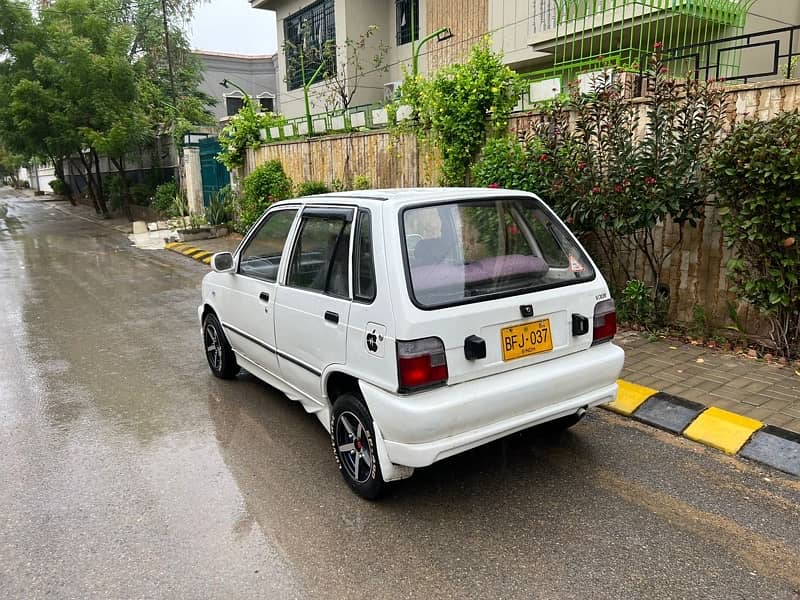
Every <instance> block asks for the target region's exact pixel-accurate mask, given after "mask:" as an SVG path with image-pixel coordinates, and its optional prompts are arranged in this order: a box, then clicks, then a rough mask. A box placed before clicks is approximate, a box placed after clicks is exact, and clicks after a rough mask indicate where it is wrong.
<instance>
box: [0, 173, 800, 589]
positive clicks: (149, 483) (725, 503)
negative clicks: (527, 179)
mask: <svg viewBox="0 0 800 600" xmlns="http://www.w3.org/2000/svg"><path fill="white" fill-rule="evenodd" d="M10 194H11V191H10V190H9V189H8V188H0V333H1V334H2V336H3V338H4V342H3V343H2V344H0V597H3V598H44V597H48V598H251V597H252V598H553V599H556V598H725V599H732V598H743V599H744V598H747V599H751V598H794V599H797V598H800V518H799V517H800V508H798V507H799V506H800V482H798V481H797V480H794V479H791V478H789V477H784V476H782V475H780V474H779V473H776V472H773V471H769V470H764V469H762V468H760V467H757V466H755V465H752V464H749V463H747V462H745V461H743V460H741V459H733V458H729V457H726V456H724V455H722V454H721V453H719V452H716V451H712V450H706V449H705V448H702V447H700V446H697V445H695V444H692V443H690V442H688V441H686V440H682V439H678V438H675V437H673V436H671V435H668V434H665V433H661V432H658V431H656V430H653V429H650V428H647V427H644V426H640V425H637V424H634V423H631V422H629V421H626V420H624V419H621V418H618V417H616V416H614V415H611V414H609V413H606V412H604V411H600V410H595V411H593V412H592V413H591V414H590V416H589V417H587V419H585V420H584V422H583V423H581V424H580V425H578V426H577V427H576V428H575V429H574V430H573V431H572V432H569V433H566V434H562V435H559V436H554V437H553V436H549V437H548V436H547V435H544V434H543V433H542V432H539V431H535V430H534V431H529V432H526V433H523V434H519V435H515V436H513V437H512V438H510V439H506V440H504V441H501V442H497V443H493V444H490V445H488V446H485V447H483V448H479V449H477V450H474V451H471V452H469V453H467V454H464V455H461V456H458V457H455V458H453V459H450V460H447V461H444V462H442V463H439V464H437V465H435V466H433V467H431V468H428V469H423V470H420V471H417V473H416V474H415V475H414V477H413V478H412V479H410V480H408V481H406V482H403V483H401V484H399V485H397V486H395V487H394V488H393V489H392V490H391V491H390V494H389V495H388V497H387V498H386V499H385V500H383V501H382V502H380V503H375V504H371V503H367V502H365V501H362V500H360V499H358V498H357V497H355V496H354V495H353V494H351V493H350V492H349V490H348V489H347V488H346V487H345V486H344V485H343V483H342V482H341V481H340V476H339V474H338V473H337V471H336V468H335V465H334V461H333V457H332V456H331V455H330V446H329V442H328V439H327V437H326V434H325V433H324V431H323V429H322V428H321V427H320V426H319V424H318V422H317V420H316V419H315V418H313V417H311V416H308V415H306V414H305V413H304V412H303V411H302V409H301V408H300V407H299V405H295V404H292V403H290V402H289V401H288V400H287V399H286V398H285V397H284V396H282V395H281V394H280V393H277V392H275V391H274V390H272V389H271V388H269V387H268V386H266V385H264V384H262V383H260V382H258V381H257V380H255V379H254V378H252V377H250V376H246V375H241V376H240V377H239V379H238V380H236V381H233V382H221V381H218V380H215V379H214V378H213V377H212V376H211V375H210V373H209V371H208V368H207V366H206V364H205V359H204V357H203V355H202V352H201V344H200V341H199V328H198V325H197V323H196V322H195V321H196V312H195V307H196V303H197V301H198V296H199V292H198V285H199V282H200V278H201V277H202V275H203V273H204V272H205V269H206V267H204V266H203V265H200V264H199V263H195V262H193V261H190V260H188V259H186V258H184V257H181V256H179V255H177V254H172V253H168V252H163V251H143V250H138V249H136V248H131V247H130V246H129V244H128V241H127V239H126V238H125V236H123V235H121V234H119V233H117V232H116V231H114V230H112V229H109V228H105V227H101V226H98V225H95V224H93V223H90V222H86V221H83V220H79V219H77V218H75V217H73V216H71V215H69V214H66V213H64V212H62V211H61V210H59V206H60V205H59V204H56V203H43V202H39V201H35V200H31V199H24V200H22V199H15V198H14V197H13V196H11V195H10Z"/></svg>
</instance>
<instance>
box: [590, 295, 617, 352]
mask: <svg viewBox="0 0 800 600" xmlns="http://www.w3.org/2000/svg"><path fill="white" fill-rule="evenodd" d="M615 333H617V307H616V305H615V304H614V301H613V300H603V301H602V302H598V303H597V304H595V305H594V334H593V336H592V346H594V345H595V344H600V343H602V342H608V341H610V340H612V339H613V338H614V334H615Z"/></svg>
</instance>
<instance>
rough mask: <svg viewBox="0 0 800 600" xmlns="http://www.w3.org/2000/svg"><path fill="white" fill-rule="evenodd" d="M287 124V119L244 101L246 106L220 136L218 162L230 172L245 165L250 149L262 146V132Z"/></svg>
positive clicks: (247, 100) (249, 100) (248, 99)
mask: <svg viewBox="0 0 800 600" xmlns="http://www.w3.org/2000/svg"><path fill="white" fill-rule="evenodd" d="M285 124H286V119H284V118H283V117H281V116H280V115H276V114H273V113H271V112H260V111H259V110H258V108H257V107H256V106H255V105H254V104H253V101H252V100H251V99H250V98H245V99H244V105H243V106H242V108H241V109H239V112H238V113H237V114H235V115H234V116H233V117H231V119H230V120H229V121H228V124H227V125H225V128H224V129H223V130H222V132H221V133H220V134H219V143H220V145H221V146H222V151H221V152H220V153H219V154H218V155H217V161H219V162H220V163H222V164H223V165H225V166H226V167H227V169H228V170H229V171H232V170H233V169H235V168H237V167H241V166H242V165H244V160H245V156H246V154H247V149H248V148H257V147H258V146H259V145H261V143H262V140H261V130H262V129H264V130H267V129H269V128H270V127H279V126H282V125H285Z"/></svg>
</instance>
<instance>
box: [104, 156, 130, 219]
mask: <svg viewBox="0 0 800 600" xmlns="http://www.w3.org/2000/svg"><path fill="white" fill-rule="evenodd" d="M109 160H110V161H111V163H112V164H113V165H114V167H115V168H116V169H117V172H118V173H119V177H120V180H121V181H122V210H123V211H124V213H125V216H126V217H127V218H128V219H131V220H132V216H131V186H130V182H129V181H128V177H127V175H126V174H125V159H124V158H119V159H116V158H109Z"/></svg>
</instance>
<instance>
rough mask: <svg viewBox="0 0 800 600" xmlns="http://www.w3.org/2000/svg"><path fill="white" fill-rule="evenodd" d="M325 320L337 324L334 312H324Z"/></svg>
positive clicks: (336, 316)
mask: <svg viewBox="0 0 800 600" xmlns="http://www.w3.org/2000/svg"><path fill="white" fill-rule="evenodd" d="M325 320H326V321H330V322H331V323H339V315H338V314H337V313H335V312H331V311H329V310H326V311H325Z"/></svg>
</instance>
